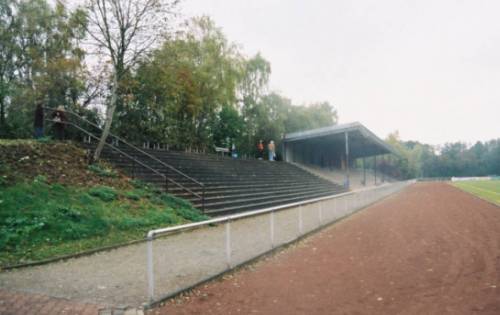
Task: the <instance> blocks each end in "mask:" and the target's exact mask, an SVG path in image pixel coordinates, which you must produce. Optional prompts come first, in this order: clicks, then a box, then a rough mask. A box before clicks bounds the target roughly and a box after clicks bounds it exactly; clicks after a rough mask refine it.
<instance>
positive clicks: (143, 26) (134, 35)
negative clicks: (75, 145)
mask: <svg viewBox="0 0 500 315" xmlns="http://www.w3.org/2000/svg"><path fill="white" fill-rule="evenodd" d="M178 3H179V0H88V11H89V13H88V14H89V16H88V18H89V29H88V33H89V35H90V37H91V39H92V41H93V43H94V44H95V45H96V47H97V49H98V53H100V55H101V56H103V57H106V58H107V59H108V60H107V61H108V62H109V63H110V64H111V68H112V71H111V72H112V73H111V82H110V84H109V86H110V94H109V102H108V103H107V108H106V117H105V122H104V130H103V133H102V135H101V138H100V140H99V144H98V145H97V148H96V150H95V152H94V161H97V160H98V159H99V157H100V155H101V151H102V148H103V147H104V144H105V142H106V138H107V137H108V135H109V130H110V128H111V124H112V122H113V115H114V112H115V110H116V106H117V102H118V100H119V98H120V97H121V95H120V84H121V83H122V79H123V77H124V75H125V74H126V73H127V71H129V70H131V68H132V67H133V66H134V65H135V64H136V63H137V61H138V59H139V58H140V57H141V56H143V55H144V54H146V53H147V51H148V50H150V49H151V48H152V47H153V46H154V45H155V44H156V43H158V41H159V40H160V38H161V36H162V35H163V34H165V32H166V30H167V28H168V26H169V22H170V18H171V17H172V15H173V10H174V9H175V7H176V6H177V4H178Z"/></svg>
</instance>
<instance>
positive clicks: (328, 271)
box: [149, 183, 500, 315]
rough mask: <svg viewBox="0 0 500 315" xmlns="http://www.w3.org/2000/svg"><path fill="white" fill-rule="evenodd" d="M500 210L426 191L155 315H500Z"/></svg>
mask: <svg viewBox="0 0 500 315" xmlns="http://www.w3.org/2000/svg"><path fill="white" fill-rule="evenodd" d="M499 272H500V208H499V207H496V206H494V205H492V204H490V203H487V202H484V201H482V200H479V199H477V198H475V197H473V196H472V195H469V194H467V193H465V192H462V191H460V190H458V189H456V188H454V187H452V186H449V185H447V184H444V183H421V184H416V185H413V186H411V187H410V188H407V189H406V190H404V191H403V192H402V193H399V194H397V195H395V196H391V197H389V198H387V199H385V200H384V201H382V202H379V203H377V204H375V205H372V206H371V207H368V208H367V209H366V210H364V211H362V212H359V213H357V214H355V215H353V216H351V217H350V218H349V219H347V220H345V221H342V222H341V223H339V224H335V225H333V226H331V227H329V228H327V229H325V230H323V231H321V232H320V233H318V234H316V235H314V236H312V237H310V238H308V239H306V240H304V241H302V242H300V243H299V244H298V245H297V246H295V248H290V249H288V250H285V251H283V252H281V253H280V254H278V255H275V256H272V257H270V258H267V259H265V260H263V261H260V262H258V263H256V264H254V265H252V266H249V267H247V268H244V269H243V270H240V271H238V272H234V273H232V274H231V275H227V276H225V277H224V278H223V279H220V280H217V281H212V282H210V283H208V284H206V285H203V286H201V287H199V288H196V289H195V290H193V291H192V293H191V294H190V295H186V296H184V297H178V298H176V299H175V300H170V301H168V303H166V305H165V306H163V307H160V308H157V309H154V310H151V311H150V313H149V314H150V315H152V314H167V311H168V314H445V313H446V314H491V315H493V314H495V315H496V314H500V292H499V291H498V290H500V273H499Z"/></svg>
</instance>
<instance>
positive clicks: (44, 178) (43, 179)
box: [33, 175, 47, 184]
mask: <svg viewBox="0 0 500 315" xmlns="http://www.w3.org/2000/svg"><path fill="white" fill-rule="evenodd" d="M33 183H34V184H46V183H47V176H43V175H37V176H36V177H35V178H34V179H33Z"/></svg>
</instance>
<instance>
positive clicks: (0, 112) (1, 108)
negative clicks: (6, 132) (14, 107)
mask: <svg viewBox="0 0 500 315" xmlns="http://www.w3.org/2000/svg"><path fill="white" fill-rule="evenodd" d="M3 128H5V104H4V101H3V97H1V99H0V131H1V130H2V129H3Z"/></svg>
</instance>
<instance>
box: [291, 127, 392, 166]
mask: <svg viewBox="0 0 500 315" xmlns="http://www.w3.org/2000/svg"><path fill="white" fill-rule="evenodd" d="M346 132H347V133H348V135H349V155H350V156H351V157H352V158H361V157H366V156H373V155H381V154H389V153H392V154H396V155H398V153H397V152H396V151H395V150H394V148H392V147H391V146H390V145H389V144H387V143H386V142H384V141H383V140H382V139H380V138H379V137H377V136H376V135H375V134H374V133H373V132H371V131H370V130H368V128H366V127H365V126H363V125H362V124H361V123H359V122H354V123H349V124H342V125H335V126H331V127H325V128H319V129H312V130H307V131H301V132H294V133H289V134H286V135H285V137H284V139H283V141H284V142H285V143H289V144H301V143H302V144H304V143H306V144H307V145H308V146H315V145H318V146H323V147H325V146H329V147H334V148H338V150H341V152H343V151H345V133H346Z"/></svg>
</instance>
